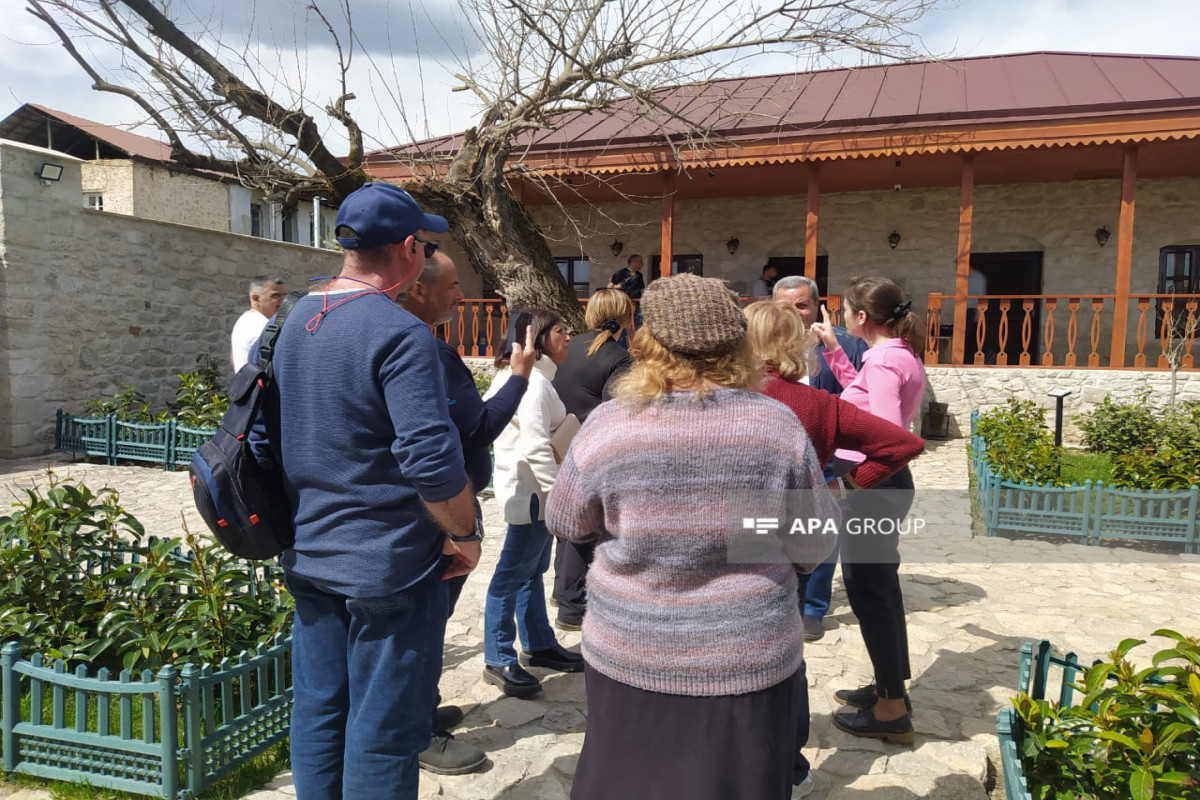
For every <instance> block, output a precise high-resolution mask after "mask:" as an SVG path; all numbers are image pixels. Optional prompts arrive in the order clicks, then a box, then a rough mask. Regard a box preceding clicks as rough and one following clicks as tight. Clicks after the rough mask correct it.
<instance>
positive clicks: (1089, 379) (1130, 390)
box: [916, 367, 1200, 443]
mask: <svg viewBox="0 0 1200 800" xmlns="http://www.w3.org/2000/svg"><path fill="white" fill-rule="evenodd" d="M926 372H927V375H928V378H929V388H928V390H927V391H926V392H925V401H926V404H928V402H929V401H936V402H939V403H946V404H948V405H949V409H948V410H949V413H950V414H951V417H952V419H951V433H952V435H953V436H954V437H959V436H967V435H968V434H969V432H970V429H971V411H972V410H974V409H979V410H981V411H990V410H992V409H995V408H998V407H1000V406H1003V405H1004V404H1006V403H1007V402H1008V398H1009V397H1018V398H1020V399H1022V400H1033V401H1034V402H1036V403H1037V404H1038V405H1040V406H1041V407H1042V408H1046V409H1050V410H1051V413H1050V414H1047V415H1046V422H1047V423H1048V424H1050V425H1053V424H1054V415H1053V409H1054V402H1055V401H1054V398H1052V397H1048V396H1047V393H1048V392H1050V391H1051V390H1054V389H1065V390H1068V391H1070V392H1071V394H1070V396H1069V397H1067V398H1066V399H1065V400H1064V402H1063V417H1064V425H1063V436H1064V439H1065V441H1067V442H1069V443H1076V442H1078V441H1079V427H1078V426H1077V425H1076V424H1075V423H1074V421H1073V419H1072V417H1074V416H1076V415H1078V414H1083V413H1086V412H1088V411H1091V410H1092V409H1094V408H1095V407H1096V406H1097V405H1099V404H1100V403H1101V402H1103V400H1104V398H1105V396H1111V397H1112V399H1113V400H1114V401H1117V402H1123V403H1129V402H1140V401H1142V399H1143V397H1145V398H1146V399H1145V402H1146V403H1147V404H1148V405H1150V406H1151V407H1152V408H1154V409H1157V410H1160V411H1161V410H1163V409H1165V408H1166V407H1167V405H1168V403H1169V401H1170V398H1171V373H1169V372H1157V371H1156V372H1151V371H1143V370H1131V369H1130V370H1120V369H1114V370H1109V369H1017V368H971V367H928V368H927V369H926ZM1176 377H1177V382H1176V386H1175V399H1176V402H1184V401H1188V402H1200V373H1196V372H1182V371H1181V372H1179V373H1177V374H1176ZM926 407H927V406H926ZM923 410H924V409H923ZM916 428H917V433H920V432H921V431H920V420H918V421H917V425H916Z"/></svg>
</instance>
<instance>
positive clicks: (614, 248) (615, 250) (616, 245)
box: [608, 239, 625, 258]
mask: <svg viewBox="0 0 1200 800" xmlns="http://www.w3.org/2000/svg"><path fill="white" fill-rule="evenodd" d="M624 249H625V243H624V242H622V241H621V240H620V239H613V243H612V244H610V245H609V246H608V252H610V253H612V254H613V258H616V257H617V256H619V255H621V251H622V250H624Z"/></svg>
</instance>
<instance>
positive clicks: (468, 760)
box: [417, 731, 487, 775]
mask: <svg viewBox="0 0 1200 800" xmlns="http://www.w3.org/2000/svg"><path fill="white" fill-rule="evenodd" d="M417 762H418V763H419V764H420V765H421V769H423V770H427V771H429V772H433V773H436V774H438V775H466V774H467V773H468V772H475V771H476V770H478V769H479V768H480V767H482V766H483V765H484V763H486V762H487V753H485V752H483V751H482V750H480V749H479V748H478V747H472V746H471V745H469V744H467V743H465V742H460V741H458V740H457V739H455V738H454V735H453V734H451V733H450V732H449V731H434V734H433V741H432V742H430V743H429V747H427V748H426V749H425V751H424V752H422V753H420V754H419V755H418V756H417Z"/></svg>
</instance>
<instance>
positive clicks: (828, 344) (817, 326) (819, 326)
mask: <svg viewBox="0 0 1200 800" xmlns="http://www.w3.org/2000/svg"><path fill="white" fill-rule="evenodd" d="M811 330H812V332H813V333H814V334H815V335H816V337H817V338H818V339H819V340H820V341H821V344H823V345H825V349H826V350H829V351H833V350H840V349H841V347H842V346H841V345H840V344H839V343H838V340H837V336H836V335H835V334H834V332H833V321H832V320H830V319H829V308H828V307H827V306H826V305H825V304H824V303H822V304H821V321H820V322H814V323H813V324H812V327H811Z"/></svg>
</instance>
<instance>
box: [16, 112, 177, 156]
mask: <svg viewBox="0 0 1200 800" xmlns="http://www.w3.org/2000/svg"><path fill="white" fill-rule="evenodd" d="M47 119H49V120H52V121H53V122H57V123H59V124H60V125H63V126H66V127H68V128H73V129H75V130H76V131H79V132H80V133H83V134H85V135H86V136H89V137H91V138H93V139H97V140H99V141H100V142H102V143H104V144H106V145H108V146H109V147H111V148H113V149H115V150H117V151H119V152H121V153H123V154H125V155H127V156H132V157H136V158H146V159H150V160H152V161H170V160H171V147H170V145H167V144H165V143H163V142H160V141H158V140H156V139H151V138H149V137H147V136H139V135H137V134H136V133H130V132H129V131H123V130H121V129H120V128H114V127H112V126H109V125H101V124H100V123H99V122H93V121H92V120H90V119H84V118H83V117H77V116H75V115H74V114H68V113H66V112H64V111H56V110H55V109H53V108H46V107H45V106H39V105H37V104H35V103H26V104H25V105H23V106H21V107H20V108H18V109H17V110H16V111H14V112H13V113H12V114H9V115H8V116H7V117H5V118H4V119H3V120H0V138H4V139H12V140H14V141H18V142H25V143H26V144H34V145H38V146H40V147H46V146H48V145H49V146H51V147H52V149H56V150H62V151H63V152H69V153H71V154H72V155H76V156H79V157H81V158H89V157H92V154H91V153H87V152H83V153H79V152H74V149H79V142H78V139H79V137H78V136H76V137H74V138H73V139H71V138H68V139H65V140H64V139H63V138H58V141H57V142H55V143H48V142H47V139H46V127H45V121H46V120H47ZM61 135H62V132H61V131H59V132H58V133H56V134H52V137H60V136H61ZM60 145H62V146H60ZM69 146H72V147H73V149H67V147H69Z"/></svg>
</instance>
